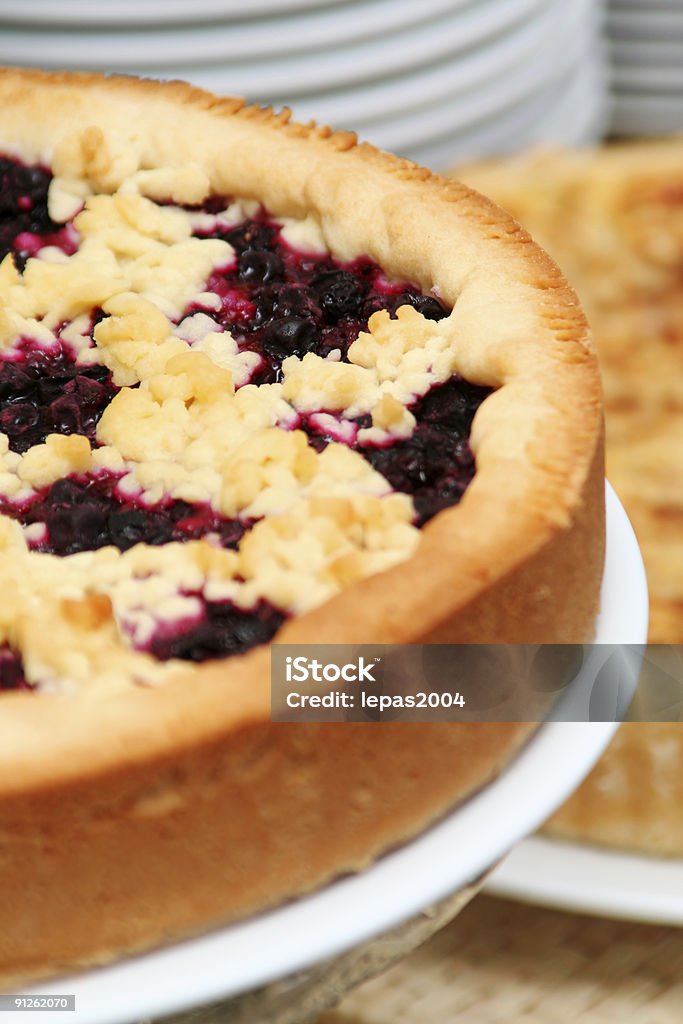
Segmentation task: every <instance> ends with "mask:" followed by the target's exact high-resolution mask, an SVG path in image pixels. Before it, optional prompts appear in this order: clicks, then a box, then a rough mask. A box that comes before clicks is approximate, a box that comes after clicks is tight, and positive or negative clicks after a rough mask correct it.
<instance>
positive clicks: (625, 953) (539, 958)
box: [318, 895, 683, 1024]
mask: <svg viewBox="0 0 683 1024" xmlns="http://www.w3.org/2000/svg"><path fill="white" fill-rule="evenodd" d="M451 1022H457V1024H518V1022H519V1024H576V1022H580V1024H683V929H678V928H669V927H664V926H660V925H649V924H639V923H633V922H625V921H614V920H606V919H602V918H596V917H587V916H584V915H579V914H567V913H563V912H560V911H554V910H547V909H543V908H539V907H531V906H526V905H524V904H519V903H513V902H510V901H508V900H503V899H497V898H494V897H491V896H483V895H479V896H476V897H475V899H474V900H473V901H472V902H471V903H470V904H469V906H467V907H466V908H465V909H464V910H463V911H462V913H461V914H460V915H459V916H458V917H457V918H455V920H454V921H452V922H451V923H450V924H449V925H448V926H447V927H446V928H445V929H443V930H442V931H440V932H438V933H437V934H436V935H435V936H434V937H433V938H432V939H431V940H430V941H429V942H427V943H426V945H424V946H422V947H420V948H419V949H418V950H417V951H416V952H414V953H412V954H411V955H410V956H408V957H407V958H406V959H404V960H402V961H400V962H399V963H398V964H396V965H395V966H394V967H392V968H391V969H390V970H388V971H387V972H385V973H384V974H382V975H380V976H379V977H377V978H374V979H372V980H370V981H368V982H366V983H365V984H364V985H362V986H361V987H360V988H358V989H355V990H354V991H353V992H351V993H350V994H349V995H348V996H346V998H345V999H344V1000H343V1001H342V1002H341V1003H340V1004H339V1005H338V1007H337V1008H336V1009H334V1010H332V1011H328V1012H327V1013H325V1014H323V1016H322V1017H320V1018H319V1021H318V1024H451Z"/></svg>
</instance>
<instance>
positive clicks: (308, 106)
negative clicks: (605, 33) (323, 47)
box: [258, 0, 592, 127]
mask: <svg viewBox="0 0 683 1024" xmlns="http://www.w3.org/2000/svg"><path fill="white" fill-rule="evenodd" d="M591 2H592V0H580V2H579V4H578V5H576V6H573V7H571V8H568V7H567V6H566V4H565V2H564V0H551V2H550V3H548V5H547V7H546V9H544V10H543V11H542V12H541V13H540V14H539V16H538V17H535V18H531V19H529V20H528V21H526V22H522V23H521V24H520V25H516V26H514V27H513V28H512V29H511V30H510V31H509V32H507V33H506V34H504V35H503V36H501V37H500V38H499V39H494V40H490V41H488V42H487V43H486V44H485V45H484V46H482V47H480V48H478V49H476V48H475V49H472V50H470V51H468V52H467V53H465V54H463V55H462V57H461V58H460V59H459V60H457V61H454V60H453V59H452V57H451V56H450V55H449V56H448V57H447V58H446V59H445V60H442V61H440V62H438V63H436V64H434V63H430V64H429V65H427V66H425V67H424V68H419V69H418V70H417V71H414V72H412V73H411V72H408V73H402V74H400V75H397V76H395V77H392V78H385V79H381V80H380V81H378V82H372V83H366V84H363V85H361V86H358V87H356V88H353V89H337V90H335V91H334V92H333V93H323V94H322V95H319V96H310V97H300V98H299V99H298V100H297V102H296V104H295V105H294V114H295V116H296V117H297V118H299V119H308V118H313V119H314V120H316V121H322V122H324V123H325V124H331V125H334V126H336V127H354V126H356V125H358V124H361V123H363V124H364V123H366V122H367V121H371V120H372V121H375V120H378V119H380V118H383V117H387V116H389V117H390V116H392V115H396V114H399V113H400V114H404V113H407V112H409V111H410V110H413V109H415V108H418V109H419V108H422V107H427V106H431V105H434V104H439V103H442V102H443V101H444V98H445V97H452V96H456V95H457V94H458V93H462V92H468V93H470V94H471V95H474V94H475V90H476V91H478V90H479V89H480V88H481V87H482V86H483V85H485V84H486V83H488V82H490V81H491V80H494V81H501V80H505V79H506V77H507V75H508V74H510V73H512V72H513V70H514V69H517V68H519V67H520V65H523V64H526V63H531V62H534V63H535V62H536V60H537V59H538V57H539V55H542V54H543V53H544V51H547V50H548V49H550V50H552V49H553V48H554V40H555V39H556V38H557V35H558V32H559V33H561V35H562V37H564V38H568V39H570V40H574V39H576V37H577V36H580V35H581V36H585V30H584V28H583V19H582V18H580V17H579V18H577V16H576V12H577V11H580V9H582V8H583V9H585V8H586V5H587V4H590V3H591ZM258 99H259V100H261V99H263V100H265V101H266V102H272V101H273V99H274V97H270V96H264V97H261V96H259V97H258ZM275 99H276V98H275Z"/></svg>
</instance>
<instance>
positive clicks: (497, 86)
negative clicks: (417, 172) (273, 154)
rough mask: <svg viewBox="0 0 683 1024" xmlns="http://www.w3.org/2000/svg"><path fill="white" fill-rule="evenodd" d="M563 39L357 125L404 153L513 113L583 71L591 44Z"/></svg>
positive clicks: (370, 138) (360, 131)
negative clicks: (464, 87) (469, 87)
mask: <svg viewBox="0 0 683 1024" xmlns="http://www.w3.org/2000/svg"><path fill="white" fill-rule="evenodd" d="M560 39H562V40H563V45H561V44H560V43H559V41H558V43H557V44H556V45H554V46H549V47H548V48H547V49H546V50H544V51H542V52H541V53H539V54H537V55H536V57H535V59H534V60H532V61H529V62H527V63H524V64H521V65H520V66H519V67H516V68H513V69H511V70H510V71H509V72H508V74H507V75H505V76H504V77H503V78H502V79H494V80H492V81H491V82H486V83H484V84H483V85H482V86H481V87H480V88H479V89H477V90H476V91H472V92H471V93H470V92H465V93H462V92H461V91H460V90H457V91H456V92H455V93H454V94H453V95H449V96H444V97H442V99H441V102H440V103H438V104H434V105H433V106H429V107H426V108H424V109H418V110H414V111H409V112H408V113H400V114H398V115H397V116H395V117H393V118H385V119H384V120H382V121H377V122H370V123H365V122H364V121H357V122H355V123H354V124H353V128H354V130H357V131H358V134H359V135H360V136H361V137H362V138H364V139H367V140H368V141H369V142H372V143H373V144H374V145H377V146H379V147H380V148H382V149H388V150H390V151H392V152H400V153H403V152H407V151H408V150H409V149H411V148H415V147H417V146H420V145H425V144H426V143H428V142H431V141H434V140H435V139H437V138H441V137H443V136H444V135H445V134H447V133H448V132H452V133H454V134H456V133H458V132H461V131H463V130H464V129H468V128H472V127H473V126H475V125H477V124H479V123H480V122H483V121H487V120H489V119H490V118H493V117H495V116H496V115H499V114H501V113H503V112H505V111H511V110H513V109H514V108H515V107H517V105H518V104H522V103H524V102H525V101H526V100H528V99H529V98H531V97H533V96H542V97H546V98H547V97H548V95H552V93H553V90H555V89H556V87H557V86H558V85H559V83H562V82H566V80H567V78H568V76H570V75H571V74H572V73H573V72H575V71H576V70H577V67H578V68H579V69H581V67H582V64H583V61H584V60H585V52H586V49H587V43H588V42H589V41H588V40H586V39H585V38H581V37H580V36H577V37H576V38H574V39H569V40H564V37H560ZM294 109H295V110H296V107H295V108H294ZM546 109H547V108H546ZM347 127H351V125H348V126H347Z"/></svg>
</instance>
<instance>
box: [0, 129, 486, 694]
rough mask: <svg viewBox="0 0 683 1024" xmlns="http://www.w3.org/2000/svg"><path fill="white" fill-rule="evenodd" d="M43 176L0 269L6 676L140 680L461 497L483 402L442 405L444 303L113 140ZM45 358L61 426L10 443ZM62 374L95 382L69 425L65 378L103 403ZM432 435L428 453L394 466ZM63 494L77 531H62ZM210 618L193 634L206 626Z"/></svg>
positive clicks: (357, 561) (384, 550) (258, 617)
mask: <svg viewBox="0 0 683 1024" xmlns="http://www.w3.org/2000/svg"><path fill="white" fill-rule="evenodd" d="M52 167H53V172H54V177H53V178H52V180H51V182H50V184H49V189H48V192H47V206H48V213H49V218H50V220H51V222H52V223H53V225H57V226H59V225H63V226H64V228H63V231H64V232H65V233H64V234H61V235H60V234H55V233H54V232H53V233H52V234H51V235H46V236H45V242H46V244H42V242H41V237H40V235H35V237H32V238H31V239H29V240H28V241H27V240H25V252H26V253H28V255H27V256H26V258H25V262H24V265H23V267H22V265H21V261H20V260H19V259H18V258H17V259H16V260H15V258H14V257H13V254H12V252H11V251H10V252H9V254H8V255H7V256H6V257H5V259H4V260H3V262H2V264H0V350H2V358H3V359H4V360H9V361H10V362H13V363H14V362H16V364H17V366H18V367H20V368H21V367H23V365H24V364H23V363H22V359H25V358H26V352H27V351H28V352H29V353H31V352H33V353H37V355H36V358H35V359H34V360H33V363H32V364H31V367H30V368H29V369H30V374H28V375H29V376H30V375H31V374H32V376H31V377H30V381H29V384H27V385H26V387H27V388H28V391H29V392H30V394H29V397H28V398H27V400H26V402H24V406H23V407H22V408H21V409H20V407H19V404H18V403H17V402H16V401H15V399H14V397H13V395H12V393H11V392H9V393H8V398H7V402H8V405H7V406H6V411H4V412H1V413H0V417H5V420H0V422H2V423H4V422H5V421H6V422H7V423H8V424H10V423H11V424H12V427H13V429H15V434H16V437H15V434H11V433H10V434H9V435H6V434H3V433H0V510H2V512H4V513H5V514H4V515H3V514H0V548H1V549H2V550H3V555H2V559H1V560H0V583H4V584H5V585H6V586H7V587H8V588H11V590H12V592H13V593H15V594H16V601H15V603H14V605H13V607H12V609H5V610H4V613H3V614H2V615H0V649H2V650H5V649H7V650H10V651H18V652H20V653H21V657H22V667H23V674H24V677H25V681H26V684H27V685H28V686H37V687H38V688H39V689H47V690H59V691H61V690H67V691H68V690H69V689H70V688H74V687H75V688H81V687H82V688H83V689H86V690H90V689H96V690H97V692H98V693H99V692H107V691H109V690H111V689H112V688H116V687H117V686H121V685H126V683H127V681H129V680H130V679H131V678H133V679H135V680H136V681H138V682H140V683H143V684H152V685H153V684H156V683H158V682H161V681H163V680H164V679H166V678H168V677H169V676H170V675H172V674H173V673H174V672H176V671H178V667H179V663H178V661H177V658H178V657H190V658H193V659H195V660H201V658H203V657H208V656H212V655H220V654H226V653H233V652H235V651H239V650H244V649H246V648H247V647H249V646H250V645H251V644H252V643H254V642H262V641H264V640H267V639H269V638H270V636H272V634H273V632H274V631H275V630H276V629H277V627H278V626H279V624H280V623H281V622H282V621H283V619H284V618H285V617H286V616H288V615H292V614H300V613H303V612H305V611H307V610H309V609H311V608H313V607H315V606H316V605H318V604H320V603H321V602H323V601H325V600H327V599H328V598H330V597H332V596H334V594H336V593H338V592H339V590H340V589H341V588H343V587H345V586H348V585H350V584H352V583H354V582H356V581H357V580H360V579H362V578H363V577H365V576H367V575H369V574H372V573H376V572H379V571H382V570H383V569H386V568H388V567H390V566H392V565H394V564H396V563H397V562H399V561H401V560H403V559H405V558H407V557H409V556H410V554H411V553H412V552H413V551H414V549H415V547H416V545H417V543H418V539H419V526H420V525H421V524H422V523H423V522H424V521H426V519H427V518H429V516H430V515H432V514H434V512H435V511H438V510H439V508H441V507H445V506H446V505H447V504H452V503H453V502H454V501H456V500H458V499H459V496H460V495H461V493H462V491H463V490H464V488H465V487H466V486H467V481H468V480H469V478H470V476H471V473H472V472H473V469H474V467H473V462H472V459H471V453H469V449H468V446H467V444H466V440H465V442H464V447H463V446H462V442H460V441H457V438H456V439H455V440H454V438H453V437H452V436H451V435H452V434H453V431H454V430H455V427H456V420H457V427H458V429H459V430H461V429H462V428H463V427H464V428H465V429H467V430H468V429H469V422H470V421H471V417H472V415H473V414H474V411H475V409H476V406H477V405H478V404H479V402H480V401H481V400H482V399H483V397H485V389H474V388H472V387H471V386H466V387H469V388H470V391H469V392H468V393H467V394H466V396H465V399H464V402H460V405H458V404H457V402H456V403H455V405H454V403H453V398H452V395H451V392H450V391H448V387H449V382H452V380H453V379H454V375H455V374H456V372H457V362H456V352H455V349H454V346H453V340H452V337H451V336H449V333H448V331H447V330H445V329H444V326H443V324H442V323H441V321H442V319H443V318H444V317H445V316H446V311H445V310H443V308H442V307H441V306H440V305H439V303H438V302H437V301H436V300H435V299H433V298H430V297H428V296H422V295H420V294H419V293H415V291H414V290H412V291H411V290H410V286H407V285H403V284H400V283H392V282H390V281H388V280H387V279H386V278H385V277H384V275H383V274H382V272H381V271H380V270H379V268H376V267H375V266H374V265H373V264H371V263H370V261H369V260H367V259H366V258H365V257H359V259H358V260H357V261H356V262H355V263H354V264H353V265H347V267H348V269H344V268H341V267H339V265H338V264H335V263H334V260H333V259H332V258H331V257H330V255H329V253H328V252H327V247H326V244H325V239H324V236H323V233H322V231H321V228H320V225H319V224H318V223H317V222H316V221H315V219H314V218H313V217H311V216H308V217H306V218H304V219H302V220H293V219H281V220H279V221H277V222H275V221H272V220H270V219H268V216H267V214H265V213H264V211H262V210H261V208H260V207H259V205H258V204H257V203H254V202H253V201H250V200H244V199H240V198H239V197H238V198H228V199H225V200H220V199H219V198H218V197H214V196H212V195H211V185H210V182H209V180H208V178H207V177H206V175H205V173H204V172H203V171H202V169H201V168H199V167H197V166H195V165H192V164H187V165H184V166H182V167H165V168H156V169H150V168H146V167H144V166H142V161H141V156H140V153H139V152H138V153H136V152H135V151H134V150H132V151H131V150H130V149H129V148H126V150H125V151H123V150H120V149H119V147H118V145H117V142H116V138H115V136H114V135H112V136H111V137H109V136H107V138H106V139H105V138H104V136H103V135H102V133H101V132H99V131H96V130H94V129H88V130H86V131H85V132H83V133H81V134H80V135H79V136H78V137H77V138H72V139H69V140H66V141H65V142H63V143H62V144H61V145H60V146H59V147H58V149H57V151H56V152H55V154H54V156H53V158H52ZM22 237H23V236H22ZM29 241H30V245H29ZM26 246H28V248H26ZM297 275H298V276H297ZM311 318H314V320H315V322H316V323H317V324H319V327H318V328H317V330H318V331H319V335H318V336H316V333H315V331H316V329H314V327H313V326H312V323H313V321H312V320H311ZM41 353H44V357H43V356H42V355H41ZM31 358H33V357H31ZM57 358H58V359H61V360H62V362H63V363H64V361H66V363H68V361H69V360H71V361H72V364H73V366H74V369H73V370H69V371H68V372H69V373H71V375H72V377H73V376H74V375H75V377H74V379H75V381H76V383H74V384H73V385H69V386H70V387H72V390H74V393H76V392H77V399H78V400H77V402H76V407H75V408H74V409H71V413H70V414H71V416H72V419H73V422H71V421H69V420H68V418H67V420H64V418H63V417H62V418H61V419H60V417H59V416H58V415H57V413H56V412H55V413H52V412H51V413H50V415H51V416H52V419H50V418H49V417H48V419H47V420H46V421H45V422H46V423H47V426H44V425H43V420H41V421H40V424H38V425H36V426H33V425H32V426H31V429H32V430H34V432H35V431H38V434H37V435H35V434H31V433H26V431H27V430H28V429H29V428H28V426H27V424H28V423H29V421H31V423H33V420H31V417H32V416H33V413H32V412H31V408H32V407H31V405H30V403H31V402H39V399H34V398H33V397H31V396H32V395H33V392H34V391H35V390H36V389H37V390H38V391H41V389H44V387H45V385H44V384H43V382H42V381H43V377H42V376H41V374H44V373H47V374H48V376H49V373H50V367H51V366H53V363H50V360H51V359H52V360H53V362H54V359H57ZM41 360H42V362H41ZM54 365H56V364H54ZM60 365H61V364H60ZM79 367H82V368H83V370H82V373H86V372H88V368H89V367H100V368H101V370H102V373H103V374H106V373H107V371H109V372H110V376H107V381H109V383H106V388H108V389H109V390H108V391H107V392H106V396H107V398H108V399H109V400H108V401H107V402H106V404H104V405H103V407H102V408H100V406H97V407H96V408H95V407H93V410H92V411H91V414H90V419H89V420H88V424H89V426H88V428H87V429H85V428H84V425H83V423H81V422H80V419H79V413H78V408H80V405H79V403H80V404H82V402H83V401H84V400H85V398H84V396H85V393H86V392H85V391H84V390H83V389H86V391H87V388H88V386H91V390H92V389H93V387H94V390H95V391H96V390H97V387H99V388H100V391H98V392H97V394H98V396H99V398H98V400H99V401H100V404H102V401H101V396H102V394H104V393H105V392H104V390H103V388H104V385H101V384H96V385H88V381H87V380H86V382H85V384H83V383H78V382H79V381H80V382H82V381H83V380H84V378H83V376H78V373H79V369H78V368H79ZM21 372H23V370H22V371H21ZM27 372H28V371H27ZM66 372H67V371H66V370H65V371H64V373H66ZM15 376H16V374H15ZM444 385H445V390H443V391H441V392H439V394H438V395H437V396H436V399H435V403H432V404H433V405H434V409H436V410H437V411H436V413H434V412H433V410H432V412H431V413H430V412H429V408H431V407H430V406H429V402H428V400H430V396H431V393H432V391H433V390H434V389H435V388H436V389H438V388H439V387H441V386H444ZM31 389H33V390H31ZM79 389H80V390H79ZM475 392H477V393H476V394H475ZM479 392H481V394H480V393H479ZM1 393H2V381H1V379H0V401H1ZM41 393H42V392H41ZM89 394H90V393H89V392H88V395H89ZM89 400H91V399H89ZM92 400H93V401H94V399H92ZM425 403H427V404H425ZM0 408H1V404H0ZM423 408H424V409H425V410H427V412H428V414H427V416H426V418H424V417H423V418H422V419H420V415H421V414H420V410H422V409H423ZM454 410H455V411H454ZM36 415H37V414H36ZM41 416H42V413H41ZM22 417H23V419H22ZM34 419H35V417H34ZM53 421H54V423H55V425H56V426H57V428H58V432H55V433H50V432H49V424H50V423H52V422H53ZM461 421H462V422H461ZM39 427H40V430H38V428H39ZM22 432H23V434H22ZM41 432H42V433H41ZM34 436H37V437H40V438H42V439H41V440H40V441H39V443H28V442H22V441H21V437H30V438H34ZM446 437H448V443H446V441H445V439H446ZM465 437H466V435H465ZM456 441H457V444H459V445H460V447H458V446H457V444H456ZM27 444H28V447H27ZM449 445H450V447H449ZM406 446H407V447H406ZM432 446H433V447H434V449H435V451H436V450H439V451H441V454H442V456H443V457H445V460H446V463H447V464H445V463H444V464H440V463H439V462H438V459H437V460H436V462H435V461H434V458H433V457H431V456H430V458H432V463H434V465H435V466H436V470H434V471H433V472H431V475H430V472H429V471H427V470H425V468H424V467H422V468H420V469H419V477H415V476H414V474H415V473H416V472H418V471H417V470H416V468H415V467H416V458H417V457H418V456H424V453H425V452H426V451H428V450H431V448H432ZM404 447H405V454H404V452H403V449H404ZM442 449H443V450H442ZM443 457H442V462H443ZM432 469H433V467H432ZM68 481H74V483H73V485H70V484H69V485H68V486H67V488H66V490H65V489H64V487H63V486H62V485H63V484H68ZM69 486H70V487H71V491H68V487H69ZM59 488H61V490H60V491H59V495H58V489H59ZM413 495H414V496H415V497H413ZM79 502H81V505H82V507H83V509H84V511H83V512H82V515H81V519H80V522H81V526H82V529H81V533H82V536H81V537H78V536H71V534H70V532H69V531H71V532H72V533H77V532H78V529H77V527H76V526H74V527H73V529H72V527H71V526H67V525H65V524H67V523H68V522H69V518H70V517H71V518H74V512H73V510H74V509H76V508H77V507H78V503H79ZM55 504H56V506H57V508H58V510H59V509H61V510H62V511H61V512H60V513H59V515H58V514H57V513H55V512H54V507H55ZM44 509H47V511H45V512H44V511H43V510H44ZM146 510H147V511H146ZM198 510H199V511H198ZM202 510H204V511H202ZM206 510H210V513H209V512H207V511H206ZM41 516H44V518H42V519H41V518H40V517H41ZM145 516H147V517H148V518H149V517H154V516H156V517H157V520H158V523H159V524H161V525H159V528H158V530H157V529H156V526H155V530H147V531H145V528H144V518H145ZM164 516H165V517H166V520H168V522H166V523H165V525H164V523H163V522H162V520H163V519H164ZM169 516H170V517H171V519H169ZM112 517H113V518H112ZM136 517H137V518H136ZM76 518H78V517H76ZM20 523H21V524H23V525H20ZM155 523H156V520H155ZM169 523H171V526H169V525H168V524H169ZM172 524H176V525H175V526H173V525H172ZM188 524H189V525H188ZM157 525H158V524H157ZM174 531H175V532H174ZM63 534H64V535H66V534H69V535H68V536H66V539H63V537H62V535H63ZM91 535H92V539H91ZM138 536H139V537H140V538H141V542H139V543H135V538H136V537H138ZM178 536H180V537H182V539H183V543H179V542H178V540H177V539H171V540H170V541H169V537H170V538H176V537H178ZM157 538H159V539H157ZM113 544H115V545H116V546H112V545H113ZM81 545H82V546H81ZM226 545H227V547H226ZM228 547H229V548H232V550H228V549H227V548H228ZM53 552H56V553H53ZM72 552H74V553H72ZM228 620H229V624H230V629H232V630H233V634H234V635H232V636H231V637H230V639H229V641H221V643H220V644H218V645H216V644H214V641H213V640H212V638H211V636H210V635H209V634H210V632H211V631H210V629H208V627H207V623H209V624H210V623H212V622H217V621H221V622H223V623H225V622H228ZM202 631H203V632H202ZM200 634H201V636H202V639H201V641H197V636H199V635H200ZM55 636H58V637H59V640H58V641H57V642H54V637H55ZM185 636H187V638H188V639H187V641H185V640H184V639H183V637H185ZM48 637H50V638H51V639H50V640H48ZM179 638H180V639H179ZM160 659H169V660H164V661H162V660H160ZM95 678H97V680H98V684H97V687H96V688H93V687H92V685H91V681H92V680H93V679H95Z"/></svg>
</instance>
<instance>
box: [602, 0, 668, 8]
mask: <svg viewBox="0 0 683 1024" xmlns="http://www.w3.org/2000/svg"><path fill="white" fill-rule="evenodd" d="M680 4H681V0H610V7H611V8H612V9H613V10H614V11H619V10H620V9H621V8H626V9H627V10H629V11H630V10H633V9H634V8H635V9H637V10H640V11H651V10H653V9H656V8H660V9H662V10H665V11H670V10H672V9H674V10H675V9H676V8H678V7H680Z"/></svg>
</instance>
